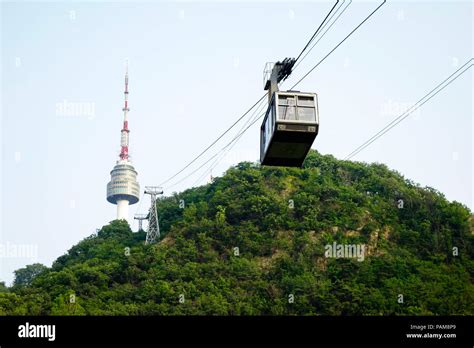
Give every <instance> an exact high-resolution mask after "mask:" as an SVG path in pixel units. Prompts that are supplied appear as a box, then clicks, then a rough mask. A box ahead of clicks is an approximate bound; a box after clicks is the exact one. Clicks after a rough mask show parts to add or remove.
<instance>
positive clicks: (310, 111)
mask: <svg viewBox="0 0 474 348" xmlns="http://www.w3.org/2000/svg"><path fill="white" fill-rule="evenodd" d="M298 120H300V121H311V122H314V121H316V112H315V110H314V107H311V108H306V107H301V106H300V107H298Z"/></svg>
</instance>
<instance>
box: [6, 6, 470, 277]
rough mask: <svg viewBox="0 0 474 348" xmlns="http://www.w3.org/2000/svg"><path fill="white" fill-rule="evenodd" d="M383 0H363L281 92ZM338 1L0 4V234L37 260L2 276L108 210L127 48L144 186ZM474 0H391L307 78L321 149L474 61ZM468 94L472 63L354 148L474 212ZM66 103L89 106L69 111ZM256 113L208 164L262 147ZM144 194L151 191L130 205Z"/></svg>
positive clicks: (187, 151) (373, 124) (211, 130)
mask: <svg viewBox="0 0 474 348" xmlns="http://www.w3.org/2000/svg"><path fill="white" fill-rule="evenodd" d="M378 3H379V2H372V1H364V2H357V1H354V2H353V3H352V5H351V6H350V7H349V8H348V10H347V11H346V12H345V13H344V14H343V16H342V17H341V19H340V21H339V22H338V23H336V24H335V26H334V27H333V28H332V29H331V31H330V32H328V34H327V35H326V36H325V37H324V39H323V40H322V41H321V42H320V43H319V44H318V46H316V48H315V49H314V50H313V51H312V52H311V54H310V55H308V57H307V58H306V59H305V60H304V61H303V63H302V64H301V66H300V67H298V69H297V70H296V71H295V72H294V75H293V76H292V77H291V78H290V79H289V81H288V82H287V83H285V84H284V85H283V89H284V88H285V87H286V88H288V87H289V86H291V85H292V82H295V81H297V79H299V77H301V76H302V75H303V74H304V73H305V72H306V71H307V70H308V69H309V68H310V67H311V66H312V65H314V64H315V63H316V62H317V61H319V59H320V58H321V57H323V56H324V55H325V54H326V53H327V52H328V51H329V50H330V49H331V48H332V47H334V46H335V45H336V44H337V43H338V42H339V41H340V40H341V39H342V38H343V37H344V36H345V35H346V34H347V33H349V32H350V31H351V30H352V28H353V27H354V26H356V25H357V24H358V23H359V22H360V21H361V20H362V19H363V18H365V16H366V15H367V14H368V13H370V11H372V9H374V8H375V7H376V6H377V4H378ZM332 4H333V2H328V1H313V2H298V3H295V2H290V1H287V2H285V1H278V2H257V3H254V2H249V1H234V2H230V3H226V2H221V1H216V2H166V3H158V2H141V3H135V2H133V3H132V2H130V3H129V2H119V3H111V2H72V3H67V2H47V3H34V2H7V3H2V5H1V21H2V23H1V49H2V52H1V59H2V61H1V67H2V70H1V74H2V75H1V82H2V83H1V93H0V94H1V98H2V104H1V105H2V107H1V118H0V123H1V130H2V131H1V139H0V140H1V141H0V145H1V146H2V151H1V171H0V175H1V178H0V179H1V187H0V188H1V192H0V193H1V202H0V204H1V206H0V214H1V215H0V222H1V224H0V228H1V229H0V244H3V245H6V244H7V243H10V245H12V244H14V245H19V244H32V245H34V246H37V248H38V249H37V250H38V257H37V259H36V260H33V259H28V258H21V257H7V258H0V280H5V281H7V282H10V281H11V280H12V272H13V270H15V269H17V268H19V267H23V266H24V265H26V264H29V263H32V262H34V261H38V262H42V263H44V264H46V265H48V266H49V265H50V264H51V262H52V261H53V260H54V259H56V258H57V257H58V256H60V255H62V254H63V253H64V252H66V250H68V249H69V248H70V247H71V246H72V245H73V244H75V243H77V242H78V241H79V240H81V239H82V238H84V237H86V236H88V235H90V234H91V233H93V232H94V231H95V229H96V228H98V227H101V226H102V225H104V224H106V223H108V222H109V221H110V220H112V219H113V218H114V216H115V211H116V210H115V206H113V205H111V204H109V203H107V201H106V199H105V189H106V184H107V182H108V180H109V178H110V177H109V172H110V170H111V169H112V167H113V165H114V164H115V161H116V159H117V156H118V151H119V141H120V127H121V122H122V112H121V108H122V104H123V74H124V61H125V59H126V58H128V59H129V61H130V67H129V70H130V86H129V88H130V98H129V100H130V108H131V111H130V128H131V133H130V142H131V145H130V148H131V153H132V155H133V162H134V165H135V167H136V169H137V171H138V173H139V175H138V180H139V182H140V184H141V186H142V188H143V187H144V186H145V185H156V184H159V183H160V182H162V181H164V180H165V179H166V178H168V177H169V176H170V175H171V174H173V173H174V172H176V171H177V170H179V169H180V168H181V167H182V166H183V165H184V164H186V163H187V162H188V161H189V160H191V159H192V158H193V157H194V156H195V155H196V154H198V153H199V152H200V151H201V150H202V149H203V148H204V147H206V146H207V145H208V144H209V143H210V142H211V141H212V140H213V139H215V138H216V137H217V136H218V135H219V134H220V133H221V132H222V131H223V130H224V129H226V128H227V127H228V126H229V125H230V124H232V123H233V121H234V120H235V119H236V118H237V117H238V116H240V114H242V112H243V111H245V110H246V109H247V108H248V107H249V106H250V105H251V104H253V103H254V102H255V101H256V100H257V99H258V98H259V97H260V96H261V95H263V93H264V91H263V89H262V70H263V67H264V64H265V63H266V62H268V61H276V60H279V59H283V58H285V57H294V56H296V55H297V54H298V53H299V51H300V50H301V48H302V47H303V46H304V44H305V43H306V41H307V40H308V38H309V37H310V36H311V34H312V33H313V31H314V30H315V28H316V27H317V25H318V24H319V23H320V21H321V20H322V19H323V18H324V16H325V14H326V13H327V11H328V10H329V9H330V7H331V6H332ZM472 8H473V6H472V2H453V1H446V2H440V1H436V2H428V1H425V2H389V3H387V4H386V5H385V6H383V7H382V8H381V10H380V11H379V12H378V13H376V14H375V15H374V16H373V17H372V18H371V19H370V20H369V21H368V22H367V23H366V24H365V25H364V26H363V27H361V28H360V30H359V31H357V32H356V33H355V34H354V35H353V36H352V37H351V38H350V39H348V40H347V41H346V42H345V43H344V44H343V45H342V46H341V47H339V48H338V49H337V50H336V51H335V52H334V53H333V54H332V55H331V56H330V57H329V58H328V59H327V60H326V61H325V62H324V63H323V64H321V66H319V67H318V68H317V69H316V70H315V71H314V72H313V73H312V74H311V75H309V76H308V78H307V79H306V80H304V82H303V83H301V85H300V86H298V88H297V89H298V90H301V91H308V92H316V93H318V95H319V103H320V105H319V108H320V123H321V127H320V134H319V135H318V137H317V139H316V141H315V143H314V145H313V148H315V149H317V150H318V151H320V152H321V153H323V154H333V155H334V156H336V157H337V158H344V157H345V156H346V155H347V154H348V153H350V152H351V151H352V150H353V149H354V148H356V147H357V146H358V145H360V144H361V143H362V142H363V141H365V140H366V139H367V138H369V137H370V136H371V135H372V134H373V133H375V132H376V131H378V130H379V129H380V128H381V127H383V126H384V125H385V124H387V123H388V122H390V121H391V119H393V118H395V117H396V116H398V113H397V106H403V105H409V104H411V103H414V102H416V101H417V100H418V99H419V98H421V97H422V96H423V95H424V94H425V93H427V92H428V91H429V90H430V89H431V88H433V87H434V86H435V85H436V84H438V83H439V82H441V81H442V80H443V79H445V78H446V77H447V76H449V75H450V74H451V73H452V72H454V71H455V70H456V69H457V68H458V67H459V66H461V65H462V64H464V62H466V61H467V60H468V59H470V58H471V57H472V56H473V54H472V48H473V42H472V37H473V36H472V35H473V32H472V22H473V9H472ZM472 100H473V98H472V69H471V71H469V72H468V73H466V74H464V75H463V76H462V77H461V78H459V79H458V80H456V81H455V82H454V83H453V84H452V85H450V86H449V87H448V88H447V89H445V90H444V91H443V92H441V93H440V94H439V95H438V96H436V97H435V98H434V99H432V100H431V101H430V102H428V104H426V105H425V106H423V107H422V109H421V110H420V111H419V113H418V114H416V115H414V116H410V117H409V118H407V119H406V120H405V121H404V122H403V123H401V124H400V125H399V126H397V127H396V128H394V129H393V130H392V131H390V132H389V133H388V134H386V135H385V136H384V137H382V138H381V139H380V140H378V141H377V142H375V143H374V144H373V145H372V146H371V147H369V148H367V149H366V150H364V151H363V152H361V153H360V154H359V155H357V156H356V157H355V158H354V159H355V160H360V161H367V162H375V161H376V162H382V163H385V164H387V165H388V166H389V167H390V168H393V169H396V170H397V171H399V172H401V173H402V174H403V175H405V176H406V177H407V178H410V179H412V180H414V181H416V182H419V183H421V184H422V185H427V186H432V187H434V188H436V189H438V190H440V191H442V192H443V193H445V195H446V196H447V198H448V199H449V200H457V201H460V202H462V203H464V204H466V205H467V206H469V207H470V208H471V209H473V206H474V204H473V182H472V174H473V163H472V158H473V146H472V134H473V122H472ZM65 101H66V102H67V103H74V105H79V106H82V107H84V108H85V109H84V110H83V111H82V112H79V115H68V114H66V113H64V112H62V111H61V109H60V105H62V104H63V103H64V102H65ZM87 108H90V109H87ZM259 125H260V123H257V124H256V125H255V126H253V127H252V128H251V129H250V130H249V131H248V132H247V133H246V134H245V135H244V136H243V137H242V139H241V141H240V142H239V143H238V144H237V145H236V146H235V147H234V148H233V150H232V151H231V152H230V153H229V154H228V156H227V158H225V159H224V160H223V161H222V162H221V163H220V165H219V166H218V167H216V168H215V169H214V170H213V175H214V176H216V175H220V174H221V173H222V171H223V170H225V169H226V168H228V167H229V166H230V165H231V164H235V163H238V162H239V161H242V160H250V161H255V160H257V159H258V156H259V149H258V144H259V138H258V137H259V133H258V129H259ZM238 128H239V127H237V129H238ZM232 135H233V134H230V136H232ZM228 139H230V138H225V139H224V140H228ZM225 144H226V142H225V141H224V142H222V143H219V144H218V146H217V147H216V150H218V149H220V148H221V147H222V146H223V145H225ZM213 154H214V152H213V151H211V152H210V153H209V156H211V155H213ZM205 158H206V157H205ZM199 164H200V163H198V165H199ZM199 174H200V172H199V173H197V175H194V176H192V177H191V178H190V179H189V180H186V181H184V182H182V183H181V184H179V185H177V186H175V187H173V188H172V189H171V191H181V190H183V189H185V188H187V187H190V186H192V184H193V183H194V182H195V181H196V179H197V178H198V177H199V176H200V175H199ZM206 179H207V176H206ZM204 181H205V180H204ZM165 193H166V194H170V193H171V192H170V191H165ZM148 206H149V198H146V200H145V201H143V204H142V205H141V206H138V205H134V206H131V208H130V212H131V215H133V213H134V212H135V211H136V210H137V209H138V207H139V208H140V211H141V212H144V211H145V209H146V208H147V207H148ZM133 227H134V229H136V224H135V225H133Z"/></svg>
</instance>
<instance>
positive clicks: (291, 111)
mask: <svg viewBox="0 0 474 348" xmlns="http://www.w3.org/2000/svg"><path fill="white" fill-rule="evenodd" d="M278 119H279V120H296V112H295V107H294V106H287V105H280V106H278Z"/></svg>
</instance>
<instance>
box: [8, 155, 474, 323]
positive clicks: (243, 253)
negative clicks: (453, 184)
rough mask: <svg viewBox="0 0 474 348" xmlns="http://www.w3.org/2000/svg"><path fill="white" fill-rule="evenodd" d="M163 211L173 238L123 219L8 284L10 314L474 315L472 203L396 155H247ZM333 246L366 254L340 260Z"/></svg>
mask: <svg viewBox="0 0 474 348" xmlns="http://www.w3.org/2000/svg"><path fill="white" fill-rule="evenodd" d="M183 205H184V207H183ZM158 208H159V215H160V219H161V221H160V225H161V230H162V238H161V240H160V241H159V243H157V244H154V245H144V240H145V233H144V232H143V231H141V232H138V233H132V231H131V230H130V228H129V226H128V224H127V223H126V222H125V221H112V222H111V223H110V224H109V225H107V226H104V227H103V228H102V229H101V230H100V231H99V232H98V234H97V235H92V236H90V237H89V238H86V239H85V240H83V241H81V242H80V243H78V244H77V245H75V246H74V247H72V248H71V249H70V250H69V251H68V253H67V254H65V255H64V256H61V257H59V258H58V259H57V260H56V261H55V262H54V264H53V265H52V267H51V268H47V269H44V268H43V267H41V266H38V265H33V266H28V267H26V268H25V269H22V270H19V271H17V273H16V277H17V278H16V280H15V285H14V286H13V287H11V288H6V287H5V286H3V287H2V284H1V283H0V314H3V315H5V314H6V315H23V314H32V315H42V314H46V315H84V314H86V315H141V314H145V315H186V314H198V315H261V314H273V315H288V314H289V315H294V314H297V315H402V314H407V315H455V314H460V315H467V314H469V315H473V314H474V286H473V282H472V277H473V273H474V263H473V254H474V248H473V233H472V227H471V226H470V222H471V221H472V217H471V213H470V211H469V209H468V208H466V207H465V206H463V205H462V204H459V203H457V202H448V201H447V200H446V199H445V198H444V197H443V195H442V194H440V193H439V192H437V191H436V190H434V189H432V188H421V187H420V186H418V185H416V184H414V183H413V182H411V181H409V180H406V179H404V178H403V177H402V176H401V175H400V174H398V173H396V172H393V171H390V170H388V168H387V167H386V166H384V165H382V164H371V165H368V164H363V163H355V162H349V161H338V160H336V159H335V158H334V157H332V156H322V155H320V154H318V153H317V152H315V151H312V152H310V154H309V155H308V158H307V159H306V161H305V164H304V169H296V168H261V167H260V166H258V165H256V164H252V163H241V164H239V165H237V166H236V167H233V168H231V169H229V170H228V171H227V172H226V174H225V175H224V176H223V177H220V178H217V179H215V180H214V182H212V183H210V184H208V185H206V186H201V187H197V188H193V189H189V190H187V191H185V192H182V193H179V194H178V193H175V194H174V195H173V196H171V197H166V198H163V199H161V200H160V201H159V203H158ZM333 242H336V243H338V244H356V245H361V244H363V245H365V246H367V251H366V255H365V258H364V259H363V261H358V260H357V259H354V258H328V257H326V256H325V246H326V245H328V244H332V243H333Z"/></svg>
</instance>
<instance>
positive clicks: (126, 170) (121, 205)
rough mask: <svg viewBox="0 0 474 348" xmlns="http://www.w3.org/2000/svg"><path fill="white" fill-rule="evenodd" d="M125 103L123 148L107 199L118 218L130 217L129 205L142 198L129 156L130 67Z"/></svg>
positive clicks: (135, 172) (113, 172)
mask: <svg viewBox="0 0 474 348" xmlns="http://www.w3.org/2000/svg"><path fill="white" fill-rule="evenodd" d="M124 94H125V105H124V107H123V109H122V110H123V127H122V130H121V141H120V145H121V150H120V155H119V160H118V161H117V164H116V165H115V167H114V169H112V171H111V172H110V176H111V179H110V182H109V183H108V184H107V201H109V202H110V203H113V204H116V205H117V219H125V220H127V219H128V206H129V205H131V204H135V203H137V202H138V200H139V199H140V185H139V184H138V181H137V174H138V173H137V171H136V170H135V168H134V167H133V165H132V163H131V162H130V159H129V156H128V145H129V143H128V140H129V133H130V130H129V129H128V112H129V111H130V109H129V107H128V68H127V71H126V73H125V93H124Z"/></svg>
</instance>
